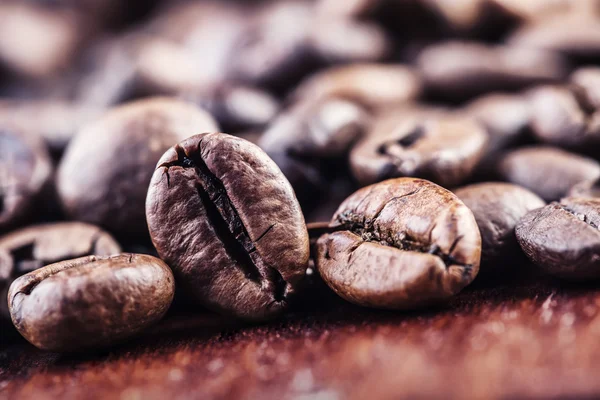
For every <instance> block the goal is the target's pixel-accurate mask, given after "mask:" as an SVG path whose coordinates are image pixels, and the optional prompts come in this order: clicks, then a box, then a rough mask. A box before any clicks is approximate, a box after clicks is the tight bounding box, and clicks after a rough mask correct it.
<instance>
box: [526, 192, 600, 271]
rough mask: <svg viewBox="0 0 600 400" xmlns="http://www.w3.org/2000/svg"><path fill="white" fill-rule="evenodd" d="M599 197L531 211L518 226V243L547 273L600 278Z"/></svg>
mask: <svg viewBox="0 0 600 400" xmlns="http://www.w3.org/2000/svg"><path fill="white" fill-rule="evenodd" d="M599 227H600V200H598V199H584V198H566V199H563V200H562V201H561V202H560V203H552V204H549V205H547V206H546V207H544V208H541V209H538V210H534V211H531V212H530V213H528V214H527V215H526V216H525V217H524V218H523V219H522V220H521V222H520V223H519V224H518V225H517V228H516V234H517V239H518V240H519V244H520V245H521V247H522V248H523V251H524V252H525V254H527V256H528V257H529V258H530V259H531V260H532V261H533V262H534V263H535V264H537V265H538V266H539V267H540V268H541V269H542V270H543V271H545V272H547V273H548V274H551V275H555V276H558V277H560V278H563V279H568V280H577V281H585V280H589V279H598V278H600V261H599V260H600V228H599Z"/></svg>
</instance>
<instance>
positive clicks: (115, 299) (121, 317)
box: [8, 253, 175, 351]
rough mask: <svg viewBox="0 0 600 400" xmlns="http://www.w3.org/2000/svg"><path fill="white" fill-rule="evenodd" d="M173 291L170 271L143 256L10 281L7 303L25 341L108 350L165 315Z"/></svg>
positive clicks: (85, 262)
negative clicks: (107, 348)
mask: <svg viewBox="0 0 600 400" xmlns="http://www.w3.org/2000/svg"><path fill="white" fill-rule="evenodd" d="M174 292H175V282H174V279H173V274H172V272H171V270H170V269H169V267H168V266H167V265H166V264H165V263H164V262H162V261H161V260H159V259H158V258H154V257H151V256H146V255H139V254H127V253H124V254H120V255H116V256H110V257H99V256H88V257H82V258H77V259H75V260H68V261H62V262H59V263H56V264H51V265H48V266H46V267H43V268H40V269H38V270H35V271H33V272H30V273H28V274H27V275H23V276H22V277H20V278H18V279H17V280H15V281H14V282H13V284H12V285H11V286H10V290H9V292H8V304H9V309H10V315H11V318H12V321H13V324H14V325H15V327H16V328H17V330H18V331H19V332H20V333H21V335H23V337H24V338H25V339H27V340H28V341H29V342H31V343H32V344H33V345H35V346H36V347H39V348H40V349H43V350H50V351H78V350H84V349H93V348H98V347H105V346H110V345H113V344H115V343H118V342H120V341H123V340H125V339H127V338H129V337H131V336H133V335H135V334H137V333H139V332H141V331H142V330H144V329H145V328H147V327H148V326H150V325H151V324H153V323H154V322H156V321H158V320H159V319H161V318H162V316H163V315H164V314H165V313H166V312H167V310H168V309H169V306H170V305H171V302H172V301H173V295H174Z"/></svg>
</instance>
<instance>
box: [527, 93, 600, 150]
mask: <svg viewBox="0 0 600 400" xmlns="http://www.w3.org/2000/svg"><path fill="white" fill-rule="evenodd" d="M529 98H530V100H531V115H532V119H531V126H532V130H533V133H534V135H535V136H536V138H537V139H538V140H539V141H541V142H545V143H549V144H552V145H557V146H561V147H569V148H574V149H577V150H582V151H586V150H587V151H588V152H589V151H593V150H594V149H598V148H600V112H598V109H597V108H596V107H594V106H592V105H591V104H589V103H588V102H587V101H586V99H585V98H584V95H583V93H581V92H579V93H578V91H577V90H576V88H569V87H566V86H544V87H541V88H537V89H535V90H532V91H531V93H530V95H529Z"/></svg>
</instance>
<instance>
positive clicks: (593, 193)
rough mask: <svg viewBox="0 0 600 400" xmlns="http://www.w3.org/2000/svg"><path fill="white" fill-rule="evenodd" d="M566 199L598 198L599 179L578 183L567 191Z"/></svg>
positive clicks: (599, 196) (599, 195)
mask: <svg viewBox="0 0 600 400" xmlns="http://www.w3.org/2000/svg"><path fill="white" fill-rule="evenodd" d="M567 197H585V198H592V199H596V198H600V178H598V179H594V180H591V181H586V182H581V183H578V184H577V185H575V186H573V187H572V188H571V190H569V193H567Z"/></svg>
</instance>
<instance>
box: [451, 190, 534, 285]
mask: <svg viewBox="0 0 600 400" xmlns="http://www.w3.org/2000/svg"><path fill="white" fill-rule="evenodd" d="M454 193H455V194H456V195H457V196H458V198H460V199H461V200H462V201H463V202H464V203H465V205H466V206H467V207H469V209H470V210H471V211H472V212H473V215H474V216H475V220H476V221H477V226H478V227H479V232H480V233H481V242H482V243H481V244H482V247H481V268H480V269H479V275H478V277H477V279H478V280H481V279H488V280H491V279H496V278H501V277H506V276H508V275H511V274H514V273H516V272H517V271H516V267H518V263H517V260H518V259H519V257H520V255H521V254H522V252H521V249H520V247H519V244H518V243H517V238H516V237H515V226H516V225H517V223H518V222H519V221H520V220H521V218H522V217H523V216H524V215H525V214H527V213H528V212H529V211H531V210H534V209H536V208H540V207H543V206H544V205H546V203H545V202H544V201H543V200H542V199H541V198H539V197H538V196H537V195H536V194H534V193H533V192H530V191H529V190H527V189H525V188H522V187H520V186H517V185H512V184H509V183H496V182H486V183H478V184H474V185H469V186H465V187H463V188H460V189H458V190H456V191H455V192H454Z"/></svg>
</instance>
